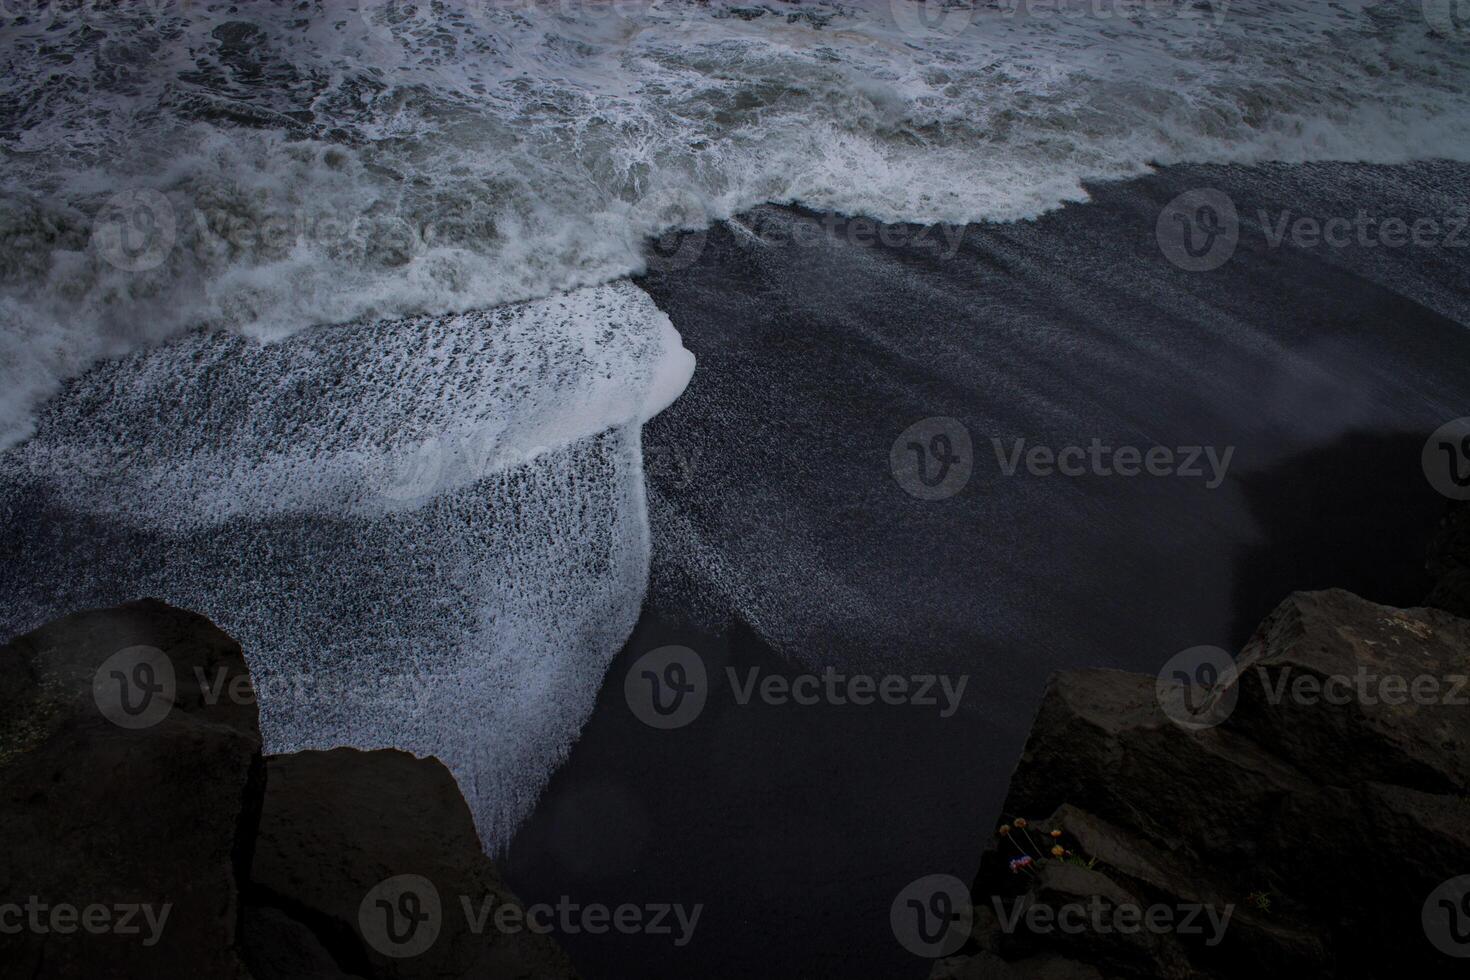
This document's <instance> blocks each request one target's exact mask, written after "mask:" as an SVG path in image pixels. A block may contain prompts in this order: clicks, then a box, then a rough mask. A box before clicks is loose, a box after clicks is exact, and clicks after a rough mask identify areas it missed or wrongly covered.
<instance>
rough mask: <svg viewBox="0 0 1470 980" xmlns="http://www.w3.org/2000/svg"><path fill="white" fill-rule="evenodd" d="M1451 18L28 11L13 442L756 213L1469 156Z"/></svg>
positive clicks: (1021, 195) (556, 283)
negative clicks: (182, 380)
mask: <svg viewBox="0 0 1470 980" xmlns="http://www.w3.org/2000/svg"><path fill="white" fill-rule="evenodd" d="M1443 7H1444V4H1443V3H1439V2H1438V0H1427V2H1426V3H1425V4H1422V5H1421V4H1418V3H1406V2H1398V0H1394V2H1383V3H1378V2H1371V0H1347V2H1343V3H1337V4H1324V3H1319V2H1315V0H1269V2H1268V0H1233V2H1229V3H1225V2H1223V0H1221V2H1219V3H1216V4H1213V5H1211V4H1208V3H1203V2H1183V0H1180V2H1175V0H1151V2H1147V3H1110V2H1106V0H1064V2H1061V3H1028V2H1025V0H997V2H995V3H987V4H967V3H946V4H942V5H941V4H938V3H930V4H922V3H921V4H914V3H909V2H906V0H894V2H891V3H890V2H887V0H881V2H880V0H873V2H864V3H856V2H853V3H810V4H801V5H794V4H786V3H781V4H774V3H767V4H748V5H747V4H736V3H733V2H725V0H716V2H711V3H694V2H682V0H660V2H655V3H639V2H633V0H608V2H602V0H598V2H593V0H544V2H531V0H498V2H497V0H458V2H453V3H450V2H428V0H424V2H417V3H411V2H405V0H360V2H358V3H348V2H346V0H316V2H305V3H290V4H287V3H265V2H253V3H251V2H247V3H239V4H229V3H223V2H201V0H191V2H190V3H188V4H183V3H182V2H180V0H143V2H138V3H119V4H111V3H109V2H107V0H60V2H52V0H8V2H7V3H5V4H4V5H3V7H0V59H3V61H4V71H3V73H0V95H3V98H0V154H3V157H4V164H5V166H4V173H3V176H0V243H3V245H0V247H3V251H0V275H3V281H0V321H3V322H4V325H5V330H4V332H3V334H0V445H3V444H5V443H6V442H12V441H13V440H15V439H16V438H18V437H20V436H21V435H23V434H24V432H25V431H27V425H28V413H29V410H30V408H31V406H32V405H33V404H34V403H35V401H36V400H37V399H38V398H41V397H43V396H45V395H47V394H48V393H50V392H51V391H54V390H55V386H56V383H57V381H58V380H59V379H61V378H64V377H67V376H70V375H73V374H75V373H76V372H77V371H78V370H80V369H81V368H82V367H84V366H85V365H86V364H87V363H90V362H91V361H92V360H94V359H96V358H98V357H102V356H109V355H116V354H120V353H125V352H126V351H128V350H131V349H133V348H135V347H136V346H138V345H139V344H141V343H148V342H154V341H157V340H158V339H160V338H162V337H165V336H168V335H171V334H173V333H176V332H178V331H179V330H181V329H186V328H189V327H193V326H196V325H200V324H205V325H209V326H215V327H222V328H225V329H230V330H234V331H239V332H242V333H245V334H249V335H252V336H256V337H265V338H271V337H279V336H282V335H285V334H288V333H291V332H293V331H296V330H299V329H302V328H305V327H309V326H312V325H315V324H319V323H332V322H341V321H346V320H351V319H355V318H359V317H362V318H390V317H397V316H407V315H410V314H414V313H444V312H452V311H462V310H468V309H474V308H488V307H492V306H496V305H499V304H502V303H505V302H510V301H515V300H520V299H525V298H531V297H537V296H544V295H548V294H550V293H551V292H553V291H556V290H559V289H565V288H571V287H575V286H579V285H583V284H590V283H596V282H604V281H610V280H612V279H615V278H617V277H620V276H623V275H626V274H628V273H632V272H636V271H638V270H639V269H640V268H641V267H642V261H643V260H642V258H641V256H640V243H641V242H642V241H643V240H644V239H645V237H646V236H648V235H652V234H658V233H660V232H663V231H665V230H667V229H670V228H677V227H690V226H698V225H701V224H704V223H706V222H708V221H710V220H712V219H717V218H721V217H724V216H727V215H730V214H731V213H733V212H736V211H739V210H742V209H744V208H747V207H750V206H751V205H754V204H757V203H759V202H763V201H777V202H786V201H800V202H802V203H805V204H808V205H810V206H812V207H815V208H823V209H832V210H837V211H842V212H846V213H863V214H867V215H871V216H874V217H877V218H882V219H889V220H896V219H904V220H910V221H920V222H932V221H973V220H980V219H995V220H1011V219H1017V218H1023V217H1027V216H1031V215H1035V214H1037V213H1039V212H1041V211H1044V210H1046V209H1048V208H1051V207H1055V206H1056V205H1058V204H1059V203H1061V202H1063V201H1067V200H1076V199H1079V198H1081V197H1082V196H1083V191H1082V189H1081V183H1080V182H1081V181H1082V180H1084V179H1089V178H1109V177H1120V176H1125V175H1129V174H1134V173H1137V172H1139V171H1140V170H1142V169H1144V168H1145V167H1146V166H1147V165H1148V164H1149V163H1151V162H1164V163H1167V162H1174V161H1185V160H1212V161H1257V160H1268V159H1269V160H1289V161H1302V160H1321V159H1341V160H1366V161H1382V162H1394V161H1400V160H1404V159H1411V158H1419V157H1430V156H1446V157H1455V158H1463V157H1464V155H1465V153H1466V152H1467V147H1470V139H1467V136H1470V121H1467V109H1466V106H1467V105H1470V100H1467V99H1466V98H1465V96H1466V94H1467V92H1470V56H1467V47H1466V43H1465V37H1464V36H1463V32H1457V23H1458V22H1457V21H1455V20H1454V18H1453V17H1443V16H1439V14H1440V13H1442V12H1443V10H1442V8H1443ZM1426 11H1427V12H1428V15H1426ZM27 13H28V14H29V15H28V16H18V15H19V14H27ZM119 194H122V195H123V197H122V198H120V199H118V198H117V197H116V195H119ZM109 202H111V204H109Z"/></svg>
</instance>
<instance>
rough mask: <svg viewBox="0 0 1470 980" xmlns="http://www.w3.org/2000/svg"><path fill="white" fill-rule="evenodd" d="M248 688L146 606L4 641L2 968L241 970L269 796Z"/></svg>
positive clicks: (176, 622) (232, 658)
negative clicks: (246, 883) (242, 888)
mask: <svg viewBox="0 0 1470 980" xmlns="http://www.w3.org/2000/svg"><path fill="white" fill-rule="evenodd" d="M200 678H203V679H204V682H203V683H201V682H200ZM249 683H250V679H249V675H248V673H247V672H246V669H245V659H244V657H243V656H242V654H241V652H240V647H239V646H238V645H237V644H236V643H235V642H234V641H233V640H231V639H230V638H229V637H228V636H226V635H225V634H224V633H222V632H221V631H220V630H218V629H216V628H215V627H214V625H213V624H211V623H210V622H209V621H208V620H207V619H205V618H203V617H202V616H196V615H194V614H192V613H187V612H183V611H181V610H178V609H174V608H171V607H169V606H167V605H164V604H163V603H161V602H155V601H149V600H145V601H142V602H133V603H128V604H126V605H123V606H119V607H117V608H115V609H103V610H95V611H92V612H84V613H78V614H76V615H74V616H68V617H66V618H65V619H61V620H58V621H56V622H54V623H51V624H49V625H47V626H44V627H42V628H41V629H38V630H36V631H35V632H33V633H28V634H26V635H24V636H21V637H18V638H17V639H15V640H13V641H11V642H10V643H8V644H6V645H5V646H4V647H0V840H3V841H4V846H3V847H0V903H13V904H14V905H19V906H23V908H22V909H21V910H20V912H19V913H18V914H17V913H14V912H11V914H10V915H7V910H6V909H4V908H0V963H3V965H4V967H3V971H0V972H4V973H5V975H7V976H26V977H43V976H46V977H185V976H208V977H224V978H229V977H243V976H245V973H244V971H243V968H242V966H241V962H240V957H239V933H238V922H239V911H240V910H239V902H238V887H239V884H240V881H241V880H242V878H243V877H244V875H245V873H246V872H247V870H248V869H249V867H250V861H251V846H252V844H253V841H254V839H255V827H256V823H257V821H258V819H259V815H260V807H261V799H262V794H263V790H264V778H263V775H264V770H263V766H262V762H261V755H260V732H259V728H258V727H257V724H256V713H255V704H254V699H253V697H250V696H248V695H249ZM232 694H233V695H242V694H243V695H245V696H232ZM22 915H23V916H24V922H23V923H20V916H22ZM12 916H13V917H12ZM17 923H19V924H21V928H20V929H19V931H18V932H12V931H11V930H10V928H9V927H10V926H13V925H15V924H17Z"/></svg>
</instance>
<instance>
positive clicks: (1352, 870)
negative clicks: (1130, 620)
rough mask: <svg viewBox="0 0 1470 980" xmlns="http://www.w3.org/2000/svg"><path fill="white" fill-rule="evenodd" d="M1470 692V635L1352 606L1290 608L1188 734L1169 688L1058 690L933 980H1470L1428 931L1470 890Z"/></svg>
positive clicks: (1091, 685) (1072, 686)
mask: <svg viewBox="0 0 1470 980" xmlns="http://www.w3.org/2000/svg"><path fill="white" fill-rule="evenodd" d="M1467 676H1470V621H1466V620H1464V619H1460V618H1457V617H1456V616H1454V615H1451V614H1450V613H1449V612H1446V611H1443V610H1441V609H1431V608H1419V609H1395V608H1389V607H1384V606H1379V605H1375V604H1373V603H1371V602H1367V601H1365V600H1363V599H1360V598H1358V597H1357V596H1354V595H1351V594H1349V593H1346V592H1342V591H1326V592H1314V593H1299V594H1295V595H1292V596H1291V597H1289V598H1288V599H1287V600H1286V601H1285V602H1283V603H1282V604H1281V605H1280V606H1279V607H1278V608H1277V609H1276V610H1275V612H1274V613H1272V615H1271V616H1270V617H1269V618H1268V619H1267V620H1266V621H1265V622H1264V623H1262V625H1261V627H1260V628H1259V630H1258V631H1257V632H1256V634H1255V636H1254V637H1253V638H1252V639H1251V641H1250V642H1249V644H1248V645H1247V646H1246V648H1245V649H1244V650H1243V651H1242V652H1241V654H1240V656H1239V657H1238V658H1237V669H1236V671H1235V674H1234V676H1233V678H1227V682H1226V683H1225V684H1223V685H1222V686H1221V687H1220V688H1219V689H1218V690H1217V693H1216V694H1215V696H1214V698H1213V699H1212V700H1211V701H1210V703H1209V705H1208V706H1206V707H1203V708H1202V709H1201V711H1200V712H1199V713H1198V714H1197V716H1195V717H1186V718H1185V719H1184V721H1185V723H1183V724H1181V723H1179V722H1177V721H1176V720H1171V713H1166V711H1165V708H1164V704H1165V703H1166V702H1167V701H1168V698H1167V697H1161V693H1160V688H1159V684H1158V680H1157V679H1156V678H1154V677H1147V676H1142V675H1136V674H1128V673H1123V672H1118V671H1107V670H1084V671H1070V672H1066V673H1061V674H1058V675H1056V676H1054V677H1053V678H1052V680H1051V681H1050V683H1049V685H1048V687H1047V690H1046V693H1045V696H1044V698H1043V701H1042V705H1041V709H1040V712H1039V713H1038V716H1037V719H1036V722H1035V725H1034V727H1033V730H1032V734H1031V737H1030V739H1029V741H1028V742H1027V744H1026V748H1025V751H1024V753H1023V755H1022V757H1021V761H1020V763H1019V765H1018V766H1017V768H1016V771H1015V773H1014V775H1013V777H1012V780H1011V785H1010V790H1009V794H1008V796H1007V798H1006V802H1005V809H1004V813H1003V814H1002V821H1004V832H998V833H996V835H995V837H994V839H993V843H992V844H991V846H990V847H989V848H988V849H987V850H986V852H985V853H984V855H983V856H982V859H981V865H980V870H979V873H978V874H977V876H976V878H975V881H974V885H973V887H972V889H971V892H972V898H973V901H974V914H973V927H972V929H971V936H970V940H969V942H968V944H967V946H966V948H965V949H964V950H963V951H962V952H961V954H960V955H958V956H955V957H953V958H950V959H947V960H944V961H942V962H941V963H940V964H939V965H938V966H937V968H936V970H935V972H934V976H935V977H1014V978H1030V977H1059V978H1070V977H1077V978H1083V977H1108V978H1123V977H1127V978H1140V980H1142V978H1147V980H1156V978H1174V977H1179V978H1184V977H1202V978H1227V977H1248V976H1291V977H1300V978H1308V977H1323V978H1326V977H1339V976H1361V977H1400V976H1415V977H1437V976H1449V975H1451V974H1455V975H1463V970H1464V968H1465V960H1463V959H1458V958H1455V957H1452V956H1450V955H1447V954H1446V953H1445V952H1443V951H1442V947H1441V948H1437V947H1436V945H1435V940H1436V939H1438V940H1440V941H1441V942H1446V941H1449V940H1447V939H1446V937H1445V936H1433V935H1431V933H1432V932H1434V931H1435V930H1437V929H1439V928H1441V926H1440V925H1439V924H1436V923H1431V922H1429V921H1428V920H1426V919H1425V918H1424V917H1425V916H1426V915H1428V914H1429V910H1430V908H1431V906H1433V907H1434V908H1435V910H1436V911H1435V914H1436V915H1440V916H1441V917H1443V915H1444V913H1441V912H1439V911H1437V909H1438V903H1435V902H1431V897H1432V896H1433V895H1435V894H1436V889H1439V888H1441V887H1442V886H1443V885H1444V883H1446V882H1447V881H1448V880H1450V879H1453V878H1455V877H1457V876H1460V875H1466V874H1470V795H1467V794H1470V706H1467V705H1470V686H1467V685H1466V677H1467ZM1171 707H1172V706H1171ZM1172 714H1173V717H1174V718H1178V717H1179V716H1178V714H1177V712H1172ZM1018 819H1019V820H1020V821H1021V822H1022V825H1021V826H1017V823H1016V821H1017V820H1018ZM1053 832H1055V835H1054V833H1053ZM1054 847H1056V848H1060V849H1061V853H1060V855H1055V856H1054V855H1053V853H1052V848H1054ZM1023 855H1024V856H1023ZM1013 859H1015V860H1016V861H1018V862H1019V864H1017V865H1013ZM1442 896H1443V893H1441V897H1442ZM1450 898H1451V900H1452V901H1454V902H1459V901H1460V898H1459V892H1455V891H1453V890H1452V892H1451V893H1450ZM1018 906H1019V907H1020V908H1021V909H1022V910H1029V909H1032V908H1034V907H1036V906H1047V907H1049V908H1050V909H1052V910H1057V911H1060V910H1061V909H1062V908H1064V907H1067V906H1071V907H1072V908H1073V909H1074V912H1073V917H1072V919H1071V920H1070V922H1071V923H1072V924H1076V923H1079V922H1080V923H1081V924H1082V927H1081V928H1067V929H1064V928H1060V927H1059V926H1058V923H1060V922H1061V921H1062V920H1060V919H1056V920H1051V919H1049V918H1048V915H1049V913H1046V914H1037V915H1035V916H1032V917H1030V918H1028V915H1027V914H1022V915H1021V916H1020V917H1015V913H1016V909H1017V908H1018ZM1124 908H1136V909H1138V910H1139V911H1138V912H1132V911H1130V912H1128V913H1127V916H1128V917H1129V918H1128V919H1120V918H1119V917H1118V915H1117V914H1116V910H1117V909H1124ZM1464 909H1465V914H1466V916H1467V919H1466V921H1465V922H1464V923H1463V926H1464V927H1465V928H1466V929H1470V900H1467V901H1465V903H1464ZM1151 912H1152V913H1153V914H1154V915H1155V916H1156V918H1155V919H1154V920H1152V924H1153V925H1159V926H1163V927H1161V928H1153V927H1152V926H1150V925H1145V926H1143V927H1139V922H1140V921H1142V922H1147V921H1148V920H1147V916H1148V915H1150V913H1151ZM1454 914H1459V913H1458V911H1456V912H1455V913H1454ZM1135 917H1137V918H1135ZM1186 917H1190V922H1189V927H1188V928H1186V927H1184V925H1183V922H1184V920H1185V918H1186ZM1166 921H1167V925H1165V923H1166ZM1120 925H1131V926H1133V928H1120ZM1465 953H1466V954H1470V942H1467V946H1466V948H1465Z"/></svg>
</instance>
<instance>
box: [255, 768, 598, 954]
mask: <svg viewBox="0 0 1470 980" xmlns="http://www.w3.org/2000/svg"><path fill="white" fill-rule="evenodd" d="M267 772H268V774H269V778H268V780H267V784H266V785H267V790H266V798H265V808H264V813H263V815H262V818H261V827H260V837H259V840H258V843H257V846H256V852H255V864H254V868H253V870H252V875H251V886H250V891H249V894H248V901H249V910H248V926H247V929H248V933H249V935H250V946H251V949H252V951H259V954H260V955H255V954H254V953H252V957H251V959H250V965H251V969H252V972H253V973H254V975H255V978H256V980H276V978H279V980H299V978H301V977H337V976H342V975H344V974H343V973H339V972H331V970H332V964H336V966H337V967H340V968H341V969H343V970H346V971H350V973H349V974H348V975H356V976H364V977H374V978H378V977H383V978H390V977H391V978H402V980H408V978H419V977H423V978H431V977H435V978H437V977H446V978H447V977H465V978H476V980H478V978H494V980H518V978H526V980H541V978H556V977H570V976H573V975H574V974H573V971H572V969H571V964H570V962H569V961H568V959H567V957H566V955H565V954H564V953H563V952H562V951H561V950H560V949H559V948H558V947H557V946H556V945H555V943H553V942H552V941H551V940H550V939H549V938H548V937H547V936H545V935H541V934H538V933H536V932H532V931H530V930H529V929H528V928H526V927H525V926H524V924H523V923H524V919H523V917H522V916H521V915H520V914H519V909H520V906H519V902H518V901H517V900H516V898H515V896H514V895H512V894H511V893H510V890H509V889H508V888H507V887H506V886H505V884H504V883H503V882H502V881H501V879H500V875H499V873H498V872H497V870H496V868H495V866H494V864H493V863H492V862H491V861H490V859H489V858H487V857H486V856H485V854H484V851H483V849H482V848H481V845H480V840H479V837H478V836H477V835H476V833H475V826H474V822H473V820H472V819H471V816H470V811H469V807H468V806H467V805H466V804H465V801H464V799H463V797H461V796H460V793H459V788H458V787H457V786H456V785H455V782H454V777H453V776H452V775H450V773H449V770H448V769H446V768H445V767H444V766H443V764H441V763H440V762H439V761H438V760H437V759H432V758H430V759H419V758H415V757H414V756H412V755H409V754H408V753H405V752H399V751H395V750H381V751H376V752H362V751H358V750H356V749H346V748H343V749H334V750H332V751H330V752H297V753H293V754H291V755H279V756H272V757H270V758H269V760H268V762H267ZM502 906H508V907H509V908H510V909H514V910H516V912H515V913H514V914H510V915H504V914H503V913H502V912H501V907H502ZM415 919H417V921H414V920H415ZM498 922H499V923H502V924H501V925H499V926H497V923H498Z"/></svg>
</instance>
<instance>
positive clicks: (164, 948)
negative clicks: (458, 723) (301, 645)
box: [0, 600, 573, 980]
mask: <svg viewBox="0 0 1470 980" xmlns="http://www.w3.org/2000/svg"><path fill="white" fill-rule="evenodd" d="M0 841H3V842H4V845H3V848H0V977H11V976H15V977H29V978H42V977H99V978H100V977H118V978H133V977H148V978H157V980H170V978H174V977H180V978H183V977H189V978H192V977H211V978H225V980H229V978H238V980H276V978H280V980H287V978H289V980H328V978H344V977H357V978H363V980H380V978H383V980H387V978H417V977H424V978H429V977H433V978H445V980H449V978H474V980H516V978H533V977H534V978H538V980H539V978H556V977H570V976H572V975H573V973H572V970H571V967H570V964H569V962H568V960H567V958H566V956H565V955H564V954H563V953H562V952H561V950H560V949H559V948H558V947H557V946H556V945H555V944H554V943H553V942H552V941H551V939H550V938H548V937H547V936H545V935H541V934H538V933H535V932H531V931H528V930H527V929H526V928H525V927H524V926H523V925H522V923H523V922H524V915H523V913H522V910H521V909H520V906H519V904H518V903H517V902H516V900H515V898H514V896H512V895H511V894H510V893H509V891H508V890H507V889H506V888H505V886H504V884H503V883H502V882H501V880H500V876H499V874H498V873H497V871H496V869H495V866H494V864H493V863H492V862H491V861H490V859H489V858H487V857H486V856H485V854H484V852H483V850H482V849H481V846H480V840H479V838H478V837H477V836H476V833H475V828H474V824H473V821H472V820H471V817H470V811H469V807H468V806H467V804H466V803H465V801H464V798H463V797H462V796H461V795H460V792H459V788H458V786H457V785H456V784H455V781H454V778H453V777H452V776H451V775H450V773H449V771H448V770H447V769H446V768H445V767H444V766H443V765H442V764H441V763H440V762H439V761H438V760H436V759H418V758H415V757H413V756H411V755H408V754H406V753H403V752H397V751H391V750H385V751H379V752H359V751H356V750H352V749H337V750H334V751H331V752H303V753H298V754H294V755H283V756H273V757H271V758H270V759H269V760H266V759H265V758H263V757H262V755H261V739H260V728H259V724H258V718H257V714H256V706H255V692H254V689H253V687H252V685H251V680H250V674H249V672H248V670H247V669H246V664H245V658H244V656H243V655H242V653H241V650H240V647H239V645H238V644H236V643H235V642H234V641H233V640H231V639H230V638H229V637H228V636H226V635H225V634H224V633H223V632H221V631H220V630H219V629H217V628H216V627H215V626H214V625H213V624H211V623H210V622H209V621H208V620H207V619H204V618H203V617H201V616H197V615H195V614H193V613H188V612H184V611H182V610H179V609H175V608H172V607H171V606H168V605H166V604H164V603H161V602H157V601H154V600H144V601H141V602H133V603H128V604H126V605H123V606H119V607H117V608H115V609H103V610H96V611H93V612H85V613H79V614H77V615H74V616H69V617H67V618H65V619H61V620H58V621H56V622H54V623H51V624H49V625H47V626H44V627H42V628H41V629H39V630H36V631H35V632H33V633H28V634H26V635H25V636H21V637H19V638H17V639H15V640H13V641H11V642H10V643H9V644H6V645H5V646H4V647H0ZM405 882H407V883H408V885H410V886H414V887H412V888H407V889H406V888H405V887H403V886H404V883H405ZM408 892H412V894H407V893H408ZM430 892H433V893H434V895H435V899H434V900H436V901H438V902H439V903H440V904H439V906H438V914H437V918H436V919H435V920H434V921H433V922H429V921H427V920H424V919H422V918H421V916H422V913H421V912H420V909H421V908H424V907H426V906H421V905H420V904H419V903H420V901H421V900H422V901H423V902H429V901H430V897H429V893H430ZM410 902H412V903H413V905H412V906H410V905H409V904H408V903H410ZM466 904H468V905H469V907H470V910H471V915H466V914H465V912H464V907H465V905H466ZM398 914H403V915H404V916H405V918H404V919H402V920H398V921H390V919H389V918H388V916H390V915H398ZM406 927H412V930H413V931H414V932H415V934H416V935H418V936H420V937H425V936H429V933H431V932H432V933H433V935H432V936H429V938H430V939H432V941H431V942H428V943H424V944H422V946H423V948H422V949H420V948H417V947H414V946H413V945H412V944H411V943H410V944H407V945H405V944H402V943H395V942H394V941H393V940H394V939H395V938H401V937H402V935H403V934H404V928H406Z"/></svg>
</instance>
